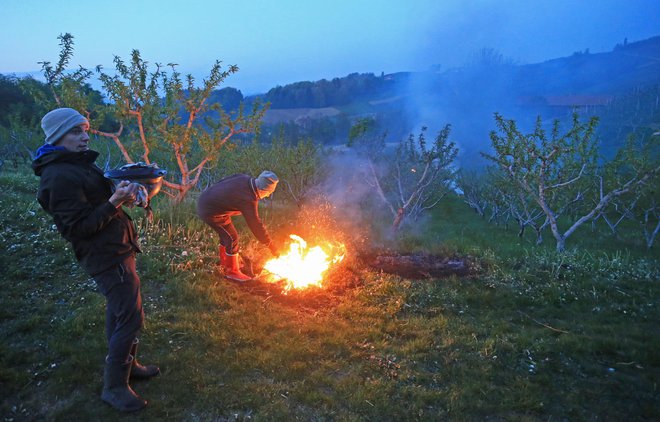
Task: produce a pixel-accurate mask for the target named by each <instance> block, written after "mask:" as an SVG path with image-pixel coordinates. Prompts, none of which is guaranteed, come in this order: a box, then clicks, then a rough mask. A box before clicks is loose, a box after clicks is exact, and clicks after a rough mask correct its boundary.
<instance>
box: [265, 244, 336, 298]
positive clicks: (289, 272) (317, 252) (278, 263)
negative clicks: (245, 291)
mask: <svg viewBox="0 0 660 422" xmlns="http://www.w3.org/2000/svg"><path fill="white" fill-rule="evenodd" d="M289 237H290V238H291V239H292V240H293V242H292V243H291V244H290V245H289V251H288V252H287V253H285V254H282V255H280V256H279V257H278V258H274V259H271V260H270V261H268V262H266V264H265V265H264V270H265V271H266V272H267V274H266V278H267V280H268V281H269V282H281V281H284V282H285V283H286V285H285V286H284V291H285V292H288V291H290V290H291V289H304V288H306V287H309V286H318V287H321V286H322V285H323V276H324V275H325V273H326V271H328V269H329V268H330V266H331V265H333V264H336V263H339V262H341V261H342V260H343V259H344V255H345V253H346V251H345V247H344V245H341V244H340V245H337V246H333V245H331V244H328V245H327V246H326V248H325V249H326V250H330V251H331V253H330V254H328V253H327V252H326V251H325V250H324V249H323V248H321V247H320V246H314V247H311V248H308V247H307V242H305V240H304V239H303V238H301V237H300V236H296V235H295V234H292V235H290V236H289ZM335 250H336V252H335Z"/></svg>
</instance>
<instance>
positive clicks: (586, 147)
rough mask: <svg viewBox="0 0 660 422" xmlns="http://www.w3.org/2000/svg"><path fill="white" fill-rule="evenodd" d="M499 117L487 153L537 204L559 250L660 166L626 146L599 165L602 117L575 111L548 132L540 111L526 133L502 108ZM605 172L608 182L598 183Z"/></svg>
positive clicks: (652, 176) (645, 182)
mask: <svg viewBox="0 0 660 422" xmlns="http://www.w3.org/2000/svg"><path fill="white" fill-rule="evenodd" d="M495 121H496V124H497V128H498V130H499V132H497V131H492V132H491V135H490V138H491V143H492V146H493V149H494V150H495V153H494V154H492V155H489V154H484V156H485V157H486V158H488V159H490V160H492V161H493V162H495V163H496V164H497V166H498V167H499V168H500V169H501V170H502V171H503V172H504V173H505V174H506V175H507V176H508V180H509V183H510V185H511V187H512V188H513V189H516V190H519V191H521V192H522V193H523V194H524V195H529V196H530V197H531V198H532V199H533V200H534V202H535V203H536V204H538V206H539V207H540V208H541V210H542V211H543V213H544V214H545V217H546V219H547V223H548V224H549V226H550V229H551V231H552V235H553V236H554V238H555V241H556V246H557V251H563V250H564V249H565V247H566V239H568V237H569V236H571V235H572V234H573V233H574V232H575V231H576V230H577V229H578V228H579V227H580V226H581V225H583V224H584V223H586V222H588V221H590V220H592V219H594V218H595V217H597V216H599V215H600V214H601V212H602V211H603V210H604V209H605V208H606V207H607V206H608V205H609V204H610V203H611V202H612V201H613V200H614V199H615V198H618V197H620V196H622V195H624V194H627V193H629V192H634V191H637V190H639V189H642V188H644V187H645V186H647V185H648V184H649V183H652V182H653V180H654V179H655V178H656V176H657V174H658V171H659V167H658V165H657V161H656V162H655V163H653V162H650V161H648V160H647V161H640V160H637V161H635V160H634V159H633V157H634V154H633V153H632V152H628V151H627V150H624V151H623V152H622V153H621V154H620V155H619V159H617V160H614V161H613V162H612V163H611V164H609V165H608V166H602V165H600V164H599V160H598V159H599V156H598V148H597V142H596V140H595V137H594V130H595V127H596V125H597V123H598V119H597V118H591V119H590V120H589V121H588V122H587V123H583V122H581V121H580V120H579V117H578V115H577V114H574V115H573V120H572V127H571V128H570V129H569V130H568V131H567V132H566V133H563V134H562V133H560V123H559V121H554V123H553V125H552V129H551V132H550V134H549V135H548V134H547V133H546V131H545V130H544V129H543V125H542V122H541V119H540V117H539V118H538V119H537V122H536V126H535V128H534V131H533V132H532V133H530V134H523V133H522V132H520V131H519V130H518V128H517V125H516V122H515V121H513V120H506V119H504V118H503V117H502V116H501V115H499V114H495ZM636 164H637V165H636ZM603 176H606V178H605V180H607V183H606V185H604V186H603V188H602V189H599V186H601V185H600V183H599V181H600V180H601V177H603ZM560 216H562V219H561V220H560V218H559V217H560Z"/></svg>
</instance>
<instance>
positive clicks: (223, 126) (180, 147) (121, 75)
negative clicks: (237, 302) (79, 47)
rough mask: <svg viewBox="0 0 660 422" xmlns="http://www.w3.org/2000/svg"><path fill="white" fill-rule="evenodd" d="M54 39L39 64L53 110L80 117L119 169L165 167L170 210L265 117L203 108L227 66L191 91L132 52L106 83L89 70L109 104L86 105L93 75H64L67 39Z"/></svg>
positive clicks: (172, 68) (258, 108)
mask: <svg viewBox="0 0 660 422" xmlns="http://www.w3.org/2000/svg"><path fill="white" fill-rule="evenodd" d="M59 39H60V47H61V52H60V57H59V59H58V62H57V64H56V65H55V66H52V65H51V64H50V62H42V69H43V72H44V75H45V77H46V81H47V84H48V86H49V87H50V89H51V91H52V94H53V98H54V100H55V102H56V104H57V106H60V107H64V106H66V107H73V108H76V109H78V110H80V111H81V112H82V113H84V114H86V115H87V117H88V119H89V120H90V122H91V126H92V127H91V129H90V132H91V133H92V134H96V135H99V136H102V137H105V138H108V139H111V140H112V141H113V142H114V143H115V145H116V146H117V147H118V149H119V151H120V152H121V155H122V157H123V160H124V161H125V162H126V163H134V162H135V161H140V162H144V163H145V164H152V163H155V162H158V163H159V164H160V165H161V166H162V165H163V164H164V165H166V166H167V167H168V170H170V171H168V176H167V178H166V179H165V180H164V181H163V185H164V188H165V189H164V190H163V191H164V192H165V193H167V194H168V195H170V196H171V197H172V198H173V199H174V200H175V202H180V201H182V200H183V199H184V198H185V196H186V194H187V192H188V191H189V190H190V189H192V188H193V187H194V186H195V185H196V184H197V183H198V181H199V178H200V175H201V173H202V171H203V170H204V169H205V168H207V167H208V166H210V165H211V164H212V163H213V162H214V161H216V160H217V159H218V157H219V154H220V151H221V149H222V148H223V147H224V146H226V144H227V143H228V142H229V141H230V140H231V139H232V137H233V136H234V135H237V134H244V133H253V132H255V131H257V130H258V128H259V124H260V121H261V119H262V117H263V114H264V113H265V111H266V107H263V106H262V105H261V104H260V103H258V102H256V103H255V104H254V106H253V108H252V109H251V110H250V112H249V113H245V112H244V110H243V107H242V106H241V107H240V108H239V109H238V111H236V112H235V113H231V114H229V113H227V112H225V110H223V109H222V107H221V106H220V104H218V103H214V104H209V102H208V100H209V97H210V96H211V94H212V92H213V91H214V90H215V89H217V88H218V87H219V86H220V85H221V84H222V83H223V82H224V80H225V79H226V78H227V77H228V76H230V75H232V74H233V73H236V72H237V71H238V67H236V66H234V65H231V66H229V67H228V68H227V69H226V70H223V67H222V64H221V62H220V61H216V62H215V64H214V65H213V66H212V68H211V71H210V74H209V76H208V78H206V79H204V80H203V81H202V83H201V86H197V84H196V81H195V79H194V78H193V77H192V76H191V75H186V76H185V78H182V76H181V74H180V73H179V72H178V71H177V70H176V66H177V65H175V64H168V65H166V66H163V65H161V64H158V63H156V64H155V65H153V66H150V65H149V63H148V62H147V61H145V60H143V59H142V57H141V56H140V52H139V51H138V50H133V52H132V55H131V60H130V62H129V63H126V62H124V61H123V60H122V59H121V58H120V57H117V56H115V58H114V65H115V73H114V74H112V75H111V74H109V73H106V72H104V70H103V69H102V68H101V67H100V66H99V67H97V68H96V72H97V73H98V75H99V79H100V81H101V83H102V85H103V89H104V93H105V95H106V97H107V99H108V100H110V103H103V104H99V103H98V102H93V101H90V98H89V97H90V95H91V94H90V92H91V93H93V90H91V89H90V88H89V85H88V84H87V80H88V79H89V78H90V77H91V75H92V74H93V72H91V71H88V70H87V69H84V68H82V67H81V68H80V69H78V70H77V71H75V72H72V73H67V72H66V69H67V66H68V63H69V61H70V59H71V57H72V56H73V36H72V35H70V34H65V35H61V36H60V37H59ZM184 79H185V82H184ZM107 119H111V120H112V121H115V122H117V125H116V126H115V128H114V129H113V130H101V129H100V126H101V124H102V123H103V122H107ZM172 169H175V170H173V171H172Z"/></svg>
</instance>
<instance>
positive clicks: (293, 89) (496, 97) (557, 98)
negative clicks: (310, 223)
mask: <svg viewBox="0 0 660 422" xmlns="http://www.w3.org/2000/svg"><path fill="white" fill-rule="evenodd" d="M493 57H495V58H498V57H499V58H500V60H499V61H498V60H493ZM659 58H660V36H657V37H653V38H649V39H647V40H643V41H638V42H632V43H624V44H620V45H617V46H615V47H614V48H613V50H612V51H610V52H604V53H597V54H591V53H590V52H589V51H588V50H586V51H583V52H576V53H574V54H572V55H571V56H567V57H561V58H555V59H551V60H547V61H544V62H541V63H535V64H522V65H517V64H513V63H510V62H508V61H506V60H505V59H502V58H501V57H500V56H498V55H497V54H490V55H488V54H486V55H484V57H483V58H482V60H481V61H477V62H475V63H472V64H470V65H469V66H465V67H462V68H454V69H448V70H445V71H438V70H437V69H438V68H439V66H436V67H434V68H433V69H432V70H429V71H427V72H415V73H412V72H400V73H393V74H382V75H380V76H376V75H373V74H351V75H348V76H346V77H344V78H335V79H333V80H331V81H328V80H320V81H316V82H298V83H295V84H290V85H286V86H283V87H282V86H278V87H275V88H273V89H271V90H269V91H268V92H267V93H265V94H263V95H260V96H252V97H247V98H245V100H246V101H247V102H248V103H250V102H252V101H254V99H255V98H257V97H259V98H261V99H262V100H263V101H268V102H269V103H270V110H269V111H268V112H267V113H266V117H265V119H264V122H265V126H266V131H265V132H264V133H266V134H268V133H274V132H275V129H274V127H275V126H280V127H285V133H286V134H287V135H289V136H293V137H301V136H306V137H311V138H313V139H315V140H316V141H318V142H322V143H344V142H345V141H346V139H347V134H348V130H349V129H350V127H351V125H352V124H353V123H354V122H355V121H356V120H357V119H358V118H370V119H373V120H374V121H375V122H376V125H375V126H376V127H377V128H378V129H379V130H380V131H381V133H387V134H388V136H389V141H392V142H396V141H398V140H400V139H402V138H404V137H406V136H407V135H408V134H409V133H412V132H416V131H417V130H419V128H420V127H421V126H428V127H429V128H430V130H431V131H434V130H437V129H438V128H440V127H442V126H443V125H444V124H446V123H450V124H451V125H452V128H453V130H452V134H453V137H454V139H455V140H456V142H457V143H458V145H459V147H460V148H461V155H460V156H459V159H462V160H463V162H469V163H471V164H475V163H478V162H480V160H481V157H480V154H479V152H481V151H485V150H487V149H488V148H489V145H490V143H489V142H490V141H489V136H488V134H489V132H490V130H492V129H493V118H492V116H493V113H495V112H498V113H500V114H502V115H504V116H505V117H506V118H511V119H514V120H516V121H518V122H519V123H520V124H521V125H522V127H523V128H526V127H530V126H531V125H532V123H533V122H534V120H535V119H536V117H537V116H541V117H542V118H543V119H544V120H546V121H550V120H552V119H556V118H558V119H564V118H567V117H570V115H571V114H572V113H573V112H574V111H577V112H579V113H580V114H581V115H582V116H584V117H587V116H590V115H598V116H601V117H602V118H601V128H600V132H599V136H600V137H601V139H602V141H603V144H604V145H606V146H607V151H606V154H607V155H611V154H613V153H614V151H615V149H616V148H617V145H620V144H621V142H623V141H624V140H625V136H626V134H628V133H630V132H632V131H637V132H638V133H641V134H642V135H644V134H645V133H648V132H649V131H650V130H654V129H653V128H657V127H660V104H659V102H658V101H657V98H658V96H659V95H660V92H659V91H658V90H659V89H660V88H659V87H660V59H659ZM328 110H333V111H332V112H331V113H328ZM335 110H339V113H337V112H336V111H335ZM622 110H625V113H622ZM631 113H632V115H631ZM624 114H625V117H624ZM282 125H284V126H282ZM269 126H270V127H273V129H269ZM645 131H646V132H645Z"/></svg>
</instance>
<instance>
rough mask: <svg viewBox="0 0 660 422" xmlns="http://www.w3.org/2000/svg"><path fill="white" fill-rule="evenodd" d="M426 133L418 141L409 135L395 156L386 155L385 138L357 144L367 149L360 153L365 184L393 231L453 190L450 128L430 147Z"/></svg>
mask: <svg viewBox="0 0 660 422" xmlns="http://www.w3.org/2000/svg"><path fill="white" fill-rule="evenodd" d="M426 130H427V128H426V127H423V128H422V129H421V131H420V133H419V135H418V136H417V137H415V136H413V135H412V134H411V135H410V136H409V137H408V139H407V140H404V141H401V142H400V143H399V145H398V147H397V148H396V151H394V153H391V152H390V153H388V152H387V151H386V148H385V143H384V142H383V140H384V138H381V139H377V140H374V139H370V140H369V141H368V142H364V140H363V141H360V142H359V143H362V144H365V143H366V144H367V145H368V146H367V147H366V148H362V149H361V151H362V154H363V155H364V156H365V158H366V159H367V163H368V168H369V170H368V172H367V178H366V179H367V180H366V182H367V183H368V184H369V185H370V186H372V187H373V188H374V190H375V192H376V194H377V195H378V197H379V198H380V199H381V200H382V202H383V203H384V204H385V206H387V208H388V209H389V210H390V212H391V215H392V219H393V220H392V229H393V230H394V231H397V230H399V228H400V227H401V225H402V223H403V222H404V221H405V220H406V219H413V220H414V219H416V218H417V217H419V216H420V214H421V213H422V212H424V211H425V210H429V209H431V208H433V207H435V206H436V205H437V204H438V203H439V202H440V200H441V199H442V198H443V197H444V196H445V195H446V194H447V193H448V192H449V191H450V190H451V189H452V187H453V186H452V185H453V182H454V179H455V171H454V169H452V163H453V162H454V159H455V158H456V155H457V154H458V149H457V148H456V146H455V144H454V142H450V141H449V140H448V138H449V131H450V126H449V125H446V126H445V127H444V128H443V129H442V130H441V131H440V132H439V133H438V135H437V136H436V137H435V139H434V140H433V142H432V143H431V144H430V145H429V144H428V143H427V140H426ZM359 143H357V144H359ZM358 146H359V145H358Z"/></svg>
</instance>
